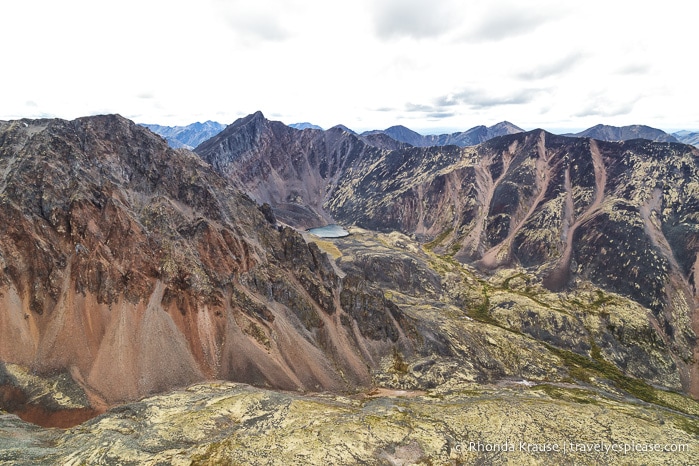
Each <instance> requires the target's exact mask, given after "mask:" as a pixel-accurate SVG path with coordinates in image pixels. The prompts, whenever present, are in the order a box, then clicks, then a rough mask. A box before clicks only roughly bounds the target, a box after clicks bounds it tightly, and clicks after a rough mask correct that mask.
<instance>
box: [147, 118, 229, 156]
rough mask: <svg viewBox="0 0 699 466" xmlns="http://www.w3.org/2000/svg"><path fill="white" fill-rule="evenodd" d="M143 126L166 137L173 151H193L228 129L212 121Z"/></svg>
mask: <svg viewBox="0 0 699 466" xmlns="http://www.w3.org/2000/svg"><path fill="white" fill-rule="evenodd" d="M141 126H144V127H146V128H148V129H149V130H151V131H152V132H154V133H155V134H157V135H159V136H162V137H164V138H165V140H166V141H167V143H168V144H169V145H170V147H172V148H173V149H179V148H185V149H193V148H195V147H197V146H198V145H199V144H201V143H202V142H204V141H206V140H207V139H211V138H212V137H214V136H216V135H217V134H218V133H220V132H221V131H223V129H224V128H225V127H226V125H224V124H221V123H217V122H215V121H210V120H209V121H205V122H204V123H199V122H197V123H192V124H191V125H187V126H162V125H154V124H145V123H142V124H141Z"/></svg>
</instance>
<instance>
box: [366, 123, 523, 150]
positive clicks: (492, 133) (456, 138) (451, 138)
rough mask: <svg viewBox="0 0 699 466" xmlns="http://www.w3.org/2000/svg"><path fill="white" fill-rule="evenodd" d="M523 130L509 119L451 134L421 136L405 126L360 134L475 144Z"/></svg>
mask: <svg viewBox="0 0 699 466" xmlns="http://www.w3.org/2000/svg"><path fill="white" fill-rule="evenodd" d="M522 132H524V130H523V129H522V128H520V127H518V126H515V125H513V124H512V123H510V122H509V121H503V122H500V123H498V124H496V125H493V126H488V127H486V126H483V125H480V126H475V127H473V128H471V129H468V130H466V131H462V132H456V133H451V134H439V135H437V134H430V135H426V136H423V135H422V134H419V133H416V132H415V131H413V130H411V129H409V128H406V127H405V126H401V125H398V126H391V127H390V128H387V129H385V130H375V131H367V132H364V133H362V136H370V135H375V134H385V135H387V136H389V137H391V138H393V139H395V140H396V141H399V142H405V143H407V144H410V145H411V146H415V147H432V146H449V145H454V146H459V147H467V146H475V145H477V144H480V143H482V142H485V141H488V140H489V139H492V138H494V137H498V136H505V135H507V134H517V133H522Z"/></svg>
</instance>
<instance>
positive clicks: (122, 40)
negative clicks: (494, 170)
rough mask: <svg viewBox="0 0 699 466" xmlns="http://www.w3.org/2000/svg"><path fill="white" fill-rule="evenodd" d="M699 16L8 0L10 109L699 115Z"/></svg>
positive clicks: (663, 118)
mask: <svg viewBox="0 0 699 466" xmlns="http://www.w3.org/2000/svg"><path fill="white" fill-rule="evenodd" d="M651 5H652V6H651ZM695 5H697V6H695ZM698 13H699V4H697V3H696V2H687V1H679V0H677V1H676V0H665V1H662V2H630V1H617V0H605V1H598V0H587V1H585V2H577V1H576V2H562V1H544V0H541V1H540V0H536V1H502V0H495V1H493V0H483V1H481V0H471V1H456V0H375V1H370V0H355V1H352V2H349V1H335V0H255V1H242V0H196V1H194V0H191V1H189V0H187V1H185V0H180V1H178V0H170V1H164V0H121V1H118V2H116V1H96V0H22V1H3V2H2V3H1V5H0V18H2V20H1V26H0V44H2V63H3V66H2V71H1V72H0V119H3V120H7V119H16V118H22V117H29V118H37V117H61V118H69V119H72V118H75V117H79V116H85V115H93V114H100V113H119V114H121V115H123V116H125V117H128V118H131V119H133V120H135V121H137V122H142V123H160V124H167V125H176V124H188V123H191V122H194V121H204V120H216V121H219V122H222V123H231V122H233V121H234V120H235V119H237V118H239V117H240V116H243V115H246V114H249V113H252V112H254V111H256V110H262V112H263V113H264V114H265V116H267V117H268V118H271V119H275V120H281V121H283V122H285V123H295V122H303V121H309V122H312V123H315V124H318V125H321V126H323V127H326V128H327V127H330V126H333V125H335V124H338V123H342V124H345V125H347V126H349V127H350V128H353V129H356V130H365V129H376V128H386V127H388V126H392V125H395V124H402V125H405V126H408V127H410V128H413V129H416V130H420V131H423V132H434V131H437V132H441V131H442V130H444V131H451V130H454V131H455V130H465V129H468V128H470V127H472V126H475V125H478V124H486V125H492V124H494V123H497V122H499V121H502V120H508V121H511V122H513V123H515V124H517V125H519V126H521V127H523V128H525V129H533V128H537V127H542V128H546V129H549V130H559V129H566V128H570V129H582V128H586V127H589V126H592V125H594V124H597V123H606V124H612V125H628V124H635V123H639V124H648V125H651V126H654V127H658V128H661V129H664V130H670V131H672V130H677V129H698V128H699V92H697V83H698V82H699V76H698V74H699V66H698V60H697V55H696V51H695V49H696V44H697V43H699V41H698V40H697V18H698V17H699V15H698Z"/></svg>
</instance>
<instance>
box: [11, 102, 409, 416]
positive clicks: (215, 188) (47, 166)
mask: <svg viewBox="0 0 699 466" xmlns="http://www.w3.org/2000/svg"><path fill="white" fill-rule="evenodd" d="M0 173H2V178H1V179H0V266H1V267H0V361H3V362H4V363H6V364H9V365H11V367H18V368H20V369H17V370H15V371H14V372H13V374H15V376H12V377H9V376H8V377H5V378H4V379H2V380H4V382H3V384H4V386H8V387H9V386H11V387H15V388H17V387H19V388H20V389H21V390H24V389H23V388H22V386H23V385H22V384H21V383H19V382H18V380H20V379H21V377H20V378H19V379H18V378H17V376H16V374H19V373H21V371H22V370H27V371H29V373H31V374H34V375H36V376H40V377H44V378H45V377H53V376H58V375H61V374H63V375H61V377H63V376H65V377H68V378H69V379H70V380H72V381H73V382H72V383H73V384H74V386H75V387H79V389H80V390H82V391H83V392H84V396H85V398H84V399H83V402H82V405H81V406H83V407H89V406H92V407H96V408H100V409H101V408H103V407H104V406H105V404H106V405H111V404H113V403H117V402H123V401H128V400H135V399H138V398H141V397H143V396H145V395H148V394H152V393H160V392H164V391H167V390H170V389H172V388H173V387H179V386H185V385H188V384H191V383H193V382H197V381H202V380H211V379H228V380H235V381H241V382H247V383H253V384H257V385H262V386H269V387H276V388H283V389H289V390H297V389H301V390H323V389H329V390H340V389H346V388H351V387H356V386H364V385H366V384H368V383H369V381H370V376H369V369H370V368H371V367H372V364H373V361H372V360H370V359H366V358H365V357H364V355H363V354H362V353H361V352H360V351H359V350H357V348H358V347H359V346H360V344H361V343H362V341H363V340H365V339H370V340H371V342H372V344H373V342H374V341H375V340H379V343H381V344H379V345H374V346H375V356H376V357H380V356H381V355H383V354H387V352H390V348H391V346H392V345H394V344H396V341H400V344H401V345H403V346H405V347H412V346H413V345H414V343H413V342H411V341H408V338H409V337H405V335H406V333H405V331H404V330H403V329H401V328H395V329H392V330H391V329H389V328H388V327H390V326H395V325H397V326H398V327H400V326H401V325H402V322H404V321H403V320H402V319H401V318H400V317H399V314H400V310H398V309H395V308H388V307H387V308H385V309H364V308H362V309H360V311H361V312H363V313H369V315H373V316H374V317H375V318H378V319H384V320H386V325H387V331H386V332H385V334H381V335H378V336H376V335H372V337H371V338H369V337H365V335H367V334H369V333H370V332H371V331H372V330H373V329H372V327H371V319H364V320H360V321H358V320H356V319H355V318H354V317H353V314H352V313H356V312H358V311H357V309H354V308H353V309H352V313H348V312H345V311H344V310H343V308H342V306H341V297H340V293H341V279H340V278H339V277H338V276H337V274H336V273H335V271H334V269H333V267H332V265H331V264H330V263H329V261H328V259H327V257H326V256H325V255H324V254H322V253H321V252H320V251H319V250H318V248H317V247H316V246H315V245H313V244H311V245H308V244H306V242H305V241H304V240H303V238H302V237H301V236H300V235H299V234H298V233H296V232H295V231H293V230H291V229H289V228H281V229H279V228H277V227H276V225H273V223H275V219H274V216H273V214H272V212H271V211H270V210H269V208H268V206H267V207H265V206H262V207H259V206H258V205H257V204H256V203H255V202H254V201H252V200H251V199H250V198H249V197H248V196H247V195H244V194H242V193H240V192H239V191H237V190H235V189H234V188H232V187H231V186H230V184H229V182H228V181H227V180H225V179H224V178H222V177H221V176H219V175H217V174H216V173H215V172H214V171H213V170H212V169H211V167H210V166H209V165H207V164H205V163H204V162H203V161H202V160H201V159H200V158H199V157H197V156H196V155H195V154H193V153H190V152H187V151H182V150H178V151H176V150H172V149H170V148H169V147H168V146H167V145H166V143H165V142H164V141H163V140H162V139H161V138H159V137H157V136H155V135H153V134H152V133H150V132H149V131H147V130H146V129H144V128H141V127H140V126H137V125H135V124H134V123H132V122H130V121H128V120H126V119H124V118H121V117H119V116H98V117H89V118H81V119H78V120H75V121H63V120H39V121H30V120H21V121H13V122H2V123H0ZM373 313H376V314H373ZM383 313H386V316H383V315H378V314H383ZM387 316H390V318H389V317H387ZM397 316H398V318H397ZM347 322H349V323H350V328H351V329H348V326H347V324H346V323H347ZM396 333H398V335H399V337H398V339H396V337H395V334H396ZM382 345H383V346H382ZM22 368H24V369H22ZM17 371H19V372H17ZM0 377H2V373H0ZM8 390H10V389H9V388H8ZM71 390H73V389H71ZM7 393H10V392H7ZM12 393H14V392H12ZM24 396H25V397H26V400H24V401H23V403H24V405H26V406H29V405H31V404H32V403H34V402H37V403H39V404H41V400H39V399H38V398H37V397H34V396H32V395H31V393H29V392H26V390H25V391H24ZM13 399H14V400H19V399H21V397H19V396H14V397H13ZM76 399H78V398H76ZM85 400H87V402H85ZM79 404H80V403H79ZM54 408H55V407H54ZM19 411H21V409H18V412H19Z"/></svg>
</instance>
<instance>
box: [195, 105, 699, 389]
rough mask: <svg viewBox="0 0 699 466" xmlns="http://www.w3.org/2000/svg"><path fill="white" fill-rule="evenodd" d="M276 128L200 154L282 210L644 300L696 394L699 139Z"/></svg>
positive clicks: (564, 286)
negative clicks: (394, 146) (398, 135)
mask: <svg viewBox="0 0 699 466" xmlns="http://www.w3.org/2000/svg"><path fill="white" fill-rule="evenodd" d="M243 128H245V130H244V131H243ZM277 128H278V126H276V125H275V123H274V122H269V121H267V120H265V119H264V118H263V117H262V116H261V115H257V116H255V117H254V118H253V117H251V118H249V119H247V120H246V122H245V125H242V124H241V125H240V128H231V131H230V132H227V133H222V134H221V135H220V138H217V139H215V140H214V142H215V143H212V144H209V143H207V145H205V146H200V148H198V149H197V152H199V153H200V155H202V157H203V158H204V159H205V160H207V161H208V162H209V163H212V165H213V166H214V167H215V168H217V169H218V170H219V171H221V172H222V173H223V174H224V175H227V176H229V177H231V178H232V179H234V180H235V181H236V183H238V186H240V187H241V189H244V190H247V191H248V192H251V193H252V195H253V196H254V197H256V198H258V197H259V199H260V200H264V201H267V202H270V203H271V204H272V206H273V208H274V209H281V210H285V209H286V210H289V204H287V203H288V202H289V201H291V202H295V203H297V205H298V207H297V209H298V211H301V209H303V208H304V206H308V205H310V206H312V209H313V211H314V212H322V213H323V218H322V220H325V221H331V220H330V219H329V217H330V218H332V221H339V222H341V223H345V224H355V225H358V226H362V227H364V228H367V229H370V230H378V231H392V230H396V231H401V232H403V233H406V234H410V235H415V237H416V238H418V239H421V240H422V241H432V244H433V245H434V249H435V251H436V252H439V253H442V254H448V255H449V256H452V257H454V258H455V259H457V260H459V261H460V262H462V263H470V264H474V265H475V266H477V267H478V268H480V269H481V270H484V271H493V270H499V269H507V268H512V267H524V268H525V269H526V270H528V271H530V272H532V273H533V274H534V275H535V277H537V278H536V279H537V280H540V282H541V283H542V284H543V285H544V286H545V287H546V288H548V289H550V290H553V291H563V290H575V289H576V287H577V286H578V284H579V283H581V282H584V281H590V282H591V283H593V284H595V285H596V286H599V287H601V288H602V289H604V290H607V291H609V292H614V293H619V294H621V295H624V296H627V297H629V298H631V299H633V300H634V301H635V302H637V303H639V304H640V305H642V306H644V307H645V308H646V309H647V310H648V313H649V319H650V320H649V322H651V323H652V325H653V326H654V328H656V329H657V330H658V332H659V333H658V338H660V339H662V340H663V341H665V342H666V343H667V344H669V345H671V346H672V347H673V348H674V349H673V356H672V358H673V361H674V364H676V365H677V367H678V374H680V376H681V378H682V381H683V382H682V384H683V388H684V390H686V391H687V392H688V393H692V394H694V395H695V396H699V378H698V377H699V376H698V375H697V369H699V365H697V363H696V361H697V360H698V359H697V356H698V354H697V345H696V331H697V330H699V328H697V324H698V322H699V315H698V314H697V297H698V296H697V282H696V273H695V269H696V262H697V257H698V255H697V252H698V248H697V241H696V240H697V234H698V232H699V224H698V223H697V219H695V210H696V206H697V202H698V201H699V189H698V188H697V186H696V180H697V179H699V164H698V163H697V155H699V153H698V152H697V150H696V149H695V148H692V147H691V146H685V145H679V144H668V143H654V142H650V141H644V140H640V139H637V140H632V141H628V142H616V143H613V142H602V141H596V140H594V139H585V138H568V137H562V136H555V135H552V134H549V133H546V132H545V131H542V130H537V131H532V132H527V133H519V134H514V135H508V136H503V137H499V138H495V139H492V140H490V141H488V142H486V143H483V144H481V145H479V146H475V147H470V148H458V147H455V146H446V147H430V148H404V149H399V150H393V151H388V150H377V149H376V148H372V147H369V146H367V145H366V144H362V141H361V140H360V139H358V138H356V137H352V135H349V134H343V135H341V134H336V135H335V136H336V137H337V136H341V138H340V139H336V140H338V141H340V140H341V141H343V142H342V143H341V144H336V145H333V146H331V147H332V150H330V151H328V150H327V148H328V146H327V145H322V144H318V143H314V144H310V143H309V142H308V141H306V140H304V139H301V138H293V137H291V138H289V135H288V134H287V133H284V134H286V135H285V136H283V138H284V139H283V141H284V145H283V146H282V145H280V144H276V143H272V142H271V141H273V140H274V139H273V138H275V137H276V138H282V136H281V135H282V133H281V132H279V131H278V129H277ZM331 134H332V133H330V134H328V133H315V134H314V137H315V138H319V139H317V140H322V141H325V140H326V139H325V138H329V137H330V136H331ZM241 141H244V142H245V144H240V142H241ZM260 141H262V143H260ZM233 147H235V148H236V149H235V150H232V149H231V148H233ZM280 147H284V149H283V150H280V149H279V148H280ZM270 148H273V149H271V150H270ZM291 161H293V163H290V162H291ZM221 164H225V165H221ZM293 166H295V167H303V169H298V170H296V171H290V170H289V167H293ZM263 167H264V168H263ZM285 170H286V171H285ZM258 175H259V176H258ZM304 176H305V177H308V178H307V179H304V178H303V177H304ZM270 181H271V183H270ZM297 186H298V188H297ZM310 186H312V187H313V189H308V187H310ZM302 190H303V191H302ZM280 193H281V194H282V195H280ZM296 193H302V194H299V195H296ZM280 200H281V201H282V202H280ZM285 202H287V203H285ZM319 217H320V216H319ZM286 219H287V220H288V221H290V222H291V223H292V224H293V222H294V221H296V220H297V219H295V218H292V217H290V216H286ZM319 220H320V219H319ZM306 221H307V220H306V219H302V220H301V221H300V222H299V223H297V225H301V226H305V224H306V223H305V222H306Z"/></svg>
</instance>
